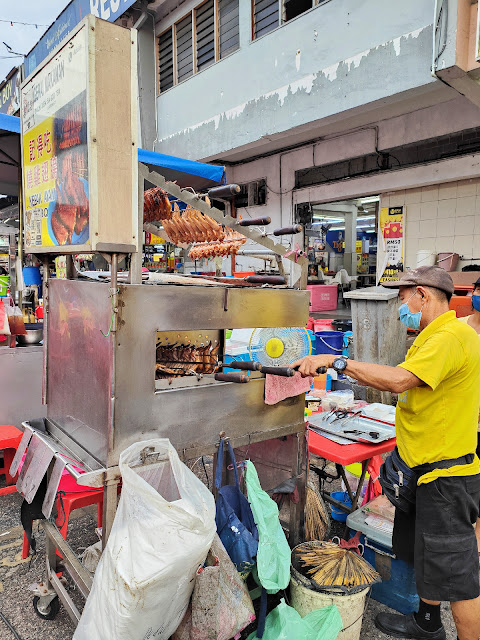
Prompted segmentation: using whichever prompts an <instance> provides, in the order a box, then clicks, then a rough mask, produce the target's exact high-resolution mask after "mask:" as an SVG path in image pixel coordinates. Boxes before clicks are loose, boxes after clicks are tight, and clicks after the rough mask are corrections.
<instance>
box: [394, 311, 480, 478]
mask: <svg viewBox="0 0 480 640" xmlns="http://www.w3.org/2000/svg"><path fill="white" fill-rule="evenodd" d="M398 366H399V367H402V368H403V369H406V370H407V371H410V372H411V373H413V374H414V375H416V376H417V378H420V380H422V381H423V382H424V383H425V385H422V386H420V387H415V388H413V389H410V390H409V391H406V392H405V393H402V394H400V395H399V397H398V404H397V411H396V419H395V422H396V429H397V446H398V451H399V453H400V456H401V458H402V459H403V460H404V461H405V462H406V463H407V464H408V466H409V467H415V466H417V465H419V464H424V463H428V462H438V461H439V460H448V459H450V458H459V457H460V456H464V455H466V454H468V453H474V452H475V449H476V448H477V422H478V412H479V408H480V340H479V339H478V336H477V334H476V333H475V331H474V330H473V329H472V328H471V327H469V326H468V325H466V324H464V323H462V322H459V321H458V320H457V318H456V316H455V312H454V311H448V312H447V313H444V314H442V315H441V316H439V317H438V318H436V319H435V320H434V321H433V322H431V323H430V324H429V325H428V326H427V327H426V328H425V329H424V330H423V331H422V332H421V333H420V334H419V335H418V336H417V338H416V340H415V342H414V343H413V345H412V346H411V348H410V349H409V351H408V353H407V356H406V358H405V362H403V363H402V364H400V365H398ZM479 472H480V462H479V460H478V458H477V457H476V456H475V459H474V461H473V462H472V463H471V464H468V465H456V466H454V467H451V468H450V469H435V470H434V471H431V472H430V473H426V474H425V475H423V476H422V477H421V478H420V480H419V483H418V484H423V483H426V482H431V481H432V480H435V479H436V478H439V477H449V476H468V475H475V474H477V473H479Z"/></svg>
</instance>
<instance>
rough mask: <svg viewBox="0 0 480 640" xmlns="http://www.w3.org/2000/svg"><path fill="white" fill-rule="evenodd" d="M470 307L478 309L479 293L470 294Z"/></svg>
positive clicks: (479, 305)
mask: <svg viewBox="0 0 480 640" xmlns="http://www.w3.org/2000/svg"><path fill="white" fill-rule="evenodd" d="M472 307H473V308H474V309H475V311H480V295H479V294H476V295H473V296H472Z"/></svg>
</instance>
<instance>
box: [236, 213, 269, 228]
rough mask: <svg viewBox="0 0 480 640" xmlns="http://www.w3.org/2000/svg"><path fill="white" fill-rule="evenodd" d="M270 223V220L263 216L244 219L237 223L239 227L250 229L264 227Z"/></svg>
mask: <svg viewBox="0 0 480 640" xmlns="http://www.w3.org/2000/svg"><path fill="white" fill-rule="evenodd" d="M271 221H272V219H271V218H270V217H268V216H265V217H263V218H245V219H244V220H240V222H239V223H238V224H239V225H240V226H241V227H252V226H254V225H260V226H263V225H266V224H270V223H271Z"/></svg>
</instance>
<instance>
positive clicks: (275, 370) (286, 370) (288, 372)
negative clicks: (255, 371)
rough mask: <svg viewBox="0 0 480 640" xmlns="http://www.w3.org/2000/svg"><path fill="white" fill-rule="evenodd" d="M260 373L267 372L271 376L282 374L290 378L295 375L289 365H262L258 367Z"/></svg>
mask: <svg viewBox="0 0 480 640" xmlns="http://www.w3.org/2000/svg"><path fill="white" fill-rule="evenodd" d="M260 371H261V372H262V373H269V374H270V375H272V376H283V377H285V378H291V377H292V376H294V375H295V371H294V370H293V369H290V367H264V366H263V365H262V368H261V369H260Z"/></svg>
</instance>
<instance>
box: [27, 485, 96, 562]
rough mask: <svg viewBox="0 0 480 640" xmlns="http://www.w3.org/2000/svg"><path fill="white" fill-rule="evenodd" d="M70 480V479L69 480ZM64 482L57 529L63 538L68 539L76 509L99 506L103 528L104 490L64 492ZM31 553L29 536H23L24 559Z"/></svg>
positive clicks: (59, 503) (59, 501)
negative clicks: (70, 522)
mask: <svg viewBox="0 0 480 640" xmlns="http://www.w3.org/2000/svg"><path fill="white" fill-rule="evenodd" d="M67 479H68V478H67ZM62 482H63V478H62V480H60V485H59V487H58V495H57V500H56V506H57V527H58V528H59V530H60V533H61V534H62V537H63V538H64V539H65V540H66V539H67V530H68V521H69V519H70V514H71V513H72V511H74V510H75V509H82V508H83V507H88V506H90V505H92V504H96V505H97V526H98V527H101V526H102V521H103V489H90V490H87V487H85V491H63V490H62ZM29 551H30V544H29V542H28V539H27V536H26V534H25V533H24V534H23V546H22V558H23V559H25V558H28V554H29Z"/></svg>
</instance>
